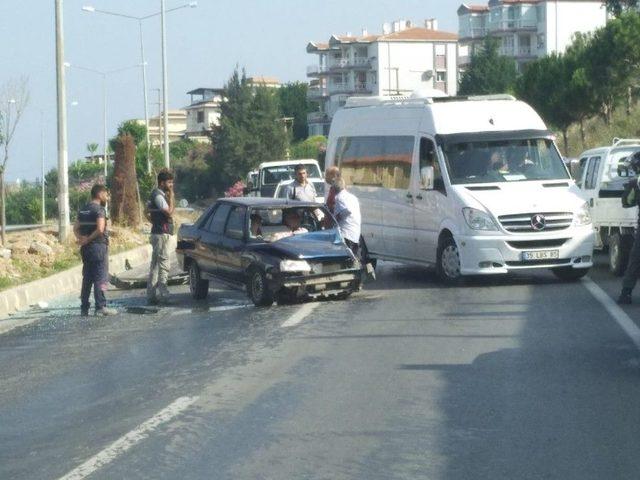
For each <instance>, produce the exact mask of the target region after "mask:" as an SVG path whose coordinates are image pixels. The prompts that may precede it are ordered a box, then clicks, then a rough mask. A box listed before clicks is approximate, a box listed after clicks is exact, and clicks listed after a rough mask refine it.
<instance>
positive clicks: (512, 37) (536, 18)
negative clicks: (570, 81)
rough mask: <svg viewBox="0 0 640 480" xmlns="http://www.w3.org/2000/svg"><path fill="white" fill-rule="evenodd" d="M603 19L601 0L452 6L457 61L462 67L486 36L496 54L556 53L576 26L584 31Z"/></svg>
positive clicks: (524, 58)
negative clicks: (496, 42) (494, 40)
mask: <svg viewBox="0 0 640 480" xmlns="http://www.w3.org/2000/svg"><path fill="white" fill-rule="evenodd" d="M606 22H607V12H606V8H605V7H604V6H603V2H602V0H490V1H489V3H488V4H486V5H467V4H462V5H461V6H460V8H458V35H459V37H460V57H459V65H460V67H461V68H463V69H464V67H466V66H467V65H468V64H469V62H470V58H471V55H473V54H474V53H475V52H476V51H477V49H478V48H481V46H482V43H483V42H484V39H485V37H486V36H488V35H491V36H494V37H496V38H497V39H498V40H499V42H500V52H501V53H502V55H505V56H508V57H512V58H514V59H515V60H516V61H517V63H518V68H521V67H522V65H524V64H525V63H527V62H529V61H531V60H534V59H536V58H540V57H544V56H546V55H549V54H551V53H553V52H557V53H562V52H564V51H565V49H566V48H567V47H568V46H569V45H570V44H571V41H572V38H573V36H574V35H575V34H576V33H577V32H582V33H587V32H592V31H594V30H596V29H597V28H600V27H603V26H604V25H605V24H606Z"/></svg>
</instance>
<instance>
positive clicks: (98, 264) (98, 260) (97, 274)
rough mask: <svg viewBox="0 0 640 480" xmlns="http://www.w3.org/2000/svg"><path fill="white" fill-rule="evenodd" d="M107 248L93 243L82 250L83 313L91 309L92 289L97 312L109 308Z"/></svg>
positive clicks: (101, 244)
mask: <svg viewBox="0 0 640 480" xmlns="http://www.w3.org/2000/svg"><path fill="white" fill-rule="evenodd" d="M107 248H108V247H107V244H106V243H103V242H92V243H90V244H89V245H84V246H83V247H82V248H81V249H80V254H81V255H82V290H81V292H80V302H81V305H80V310H81V312H82V313H88V312H89V307H90V306H91V304H90V303H89V296H90V295H91V288H92V287H93V298H94V300H95V308H96V310H100V309H101V308H104V307H106V306H107V299H106V297H105V295H104V291H105V290H106V289H107V284H108V281H109V268H108V267H109V263H108V254H107Z"/></svg>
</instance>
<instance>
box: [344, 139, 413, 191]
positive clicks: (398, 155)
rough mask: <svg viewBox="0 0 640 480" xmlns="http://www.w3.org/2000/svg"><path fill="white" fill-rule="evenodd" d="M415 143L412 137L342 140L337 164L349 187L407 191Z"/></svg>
mask: <svg viewBox="0 0 640 480" xmlns="http://www.w3.org/2000/svg"><path fill="white" fill-rule="evenodd" d="M414 144H415V139H414V137H411V136H380V137H378V136H376V137H374V136H367V137H364V136H363V137H340V138H339V139H338V143H337V146H336V157H335V163H336V165H337V166H338V167H339V168H340V171H341V173H342V176H343V178H344V179H345V181H346V182H347V184H349V185H356V186H357V185H364V186H378V187H385V188H397V189H407V188H409V183H410V179H411V163H412V159H413V149H414Z"/></svg>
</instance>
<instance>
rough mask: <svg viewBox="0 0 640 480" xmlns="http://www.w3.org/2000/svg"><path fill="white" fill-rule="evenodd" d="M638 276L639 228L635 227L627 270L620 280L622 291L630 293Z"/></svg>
mask: <svg viewBox="0 0 640 480" xmlns="http://www.w3.org/2000/svg"><path fill="white" fill-rule="evenodd" d="M639 276H640V228H636V233H635V236H634V239H633V247H631V253H630V254H629V263H628V265H627V270H626V271H625V274H624V280H622V292H623V293H628V294H631V291H632V290H633V287H635V286H636V283H637V282H638V277H639Z"/></svg>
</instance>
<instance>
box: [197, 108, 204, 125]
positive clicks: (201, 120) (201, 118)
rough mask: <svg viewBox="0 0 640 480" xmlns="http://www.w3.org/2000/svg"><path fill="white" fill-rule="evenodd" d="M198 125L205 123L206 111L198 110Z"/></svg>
mask: <svg viewBox="0 0 640 480" xmlns="http://www.w3.org/2000/svg"><path fill="white" fill-rule="evenodd" d="M198 123H204V110H198Z"/></svg>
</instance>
